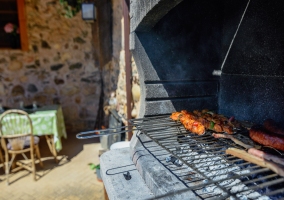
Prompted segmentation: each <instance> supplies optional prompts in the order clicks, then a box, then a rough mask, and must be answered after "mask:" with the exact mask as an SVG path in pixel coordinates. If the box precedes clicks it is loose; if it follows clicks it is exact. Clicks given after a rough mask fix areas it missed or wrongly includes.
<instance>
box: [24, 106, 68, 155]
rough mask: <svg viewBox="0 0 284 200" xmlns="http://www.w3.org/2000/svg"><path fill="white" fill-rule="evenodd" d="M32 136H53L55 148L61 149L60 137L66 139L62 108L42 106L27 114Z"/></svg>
mask: <svg viewBox="0 0 284 200" xmlns="http://www.w3.org/2000/svg"><path fill="white" fill-rule="evenodd" d="M29 116H30V118H31V120H32V123H33V134H34V135H39V136H41V135H53V137H54V138H53V139H54V143H55V148H56V150H57V151H60V150H61V149H62V143H61V137H64V138H67V134H66V129H65V124H64V118H63V113H62V108H61V106H60V105H50V106H44V107H41V108H39V109H37V110H36V112H34V113H32V114H29Z"/></svg>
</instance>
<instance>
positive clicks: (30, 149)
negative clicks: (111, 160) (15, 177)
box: [0, 110, 43, 185]
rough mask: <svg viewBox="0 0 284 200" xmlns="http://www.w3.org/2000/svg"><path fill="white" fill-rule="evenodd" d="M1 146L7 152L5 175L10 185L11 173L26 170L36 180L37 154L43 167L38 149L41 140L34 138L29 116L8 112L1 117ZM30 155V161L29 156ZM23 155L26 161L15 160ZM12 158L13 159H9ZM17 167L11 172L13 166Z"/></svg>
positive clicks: (24, 113) (23, 113)
mask: <svg viewBox="0 0 284 200" xmlns="http://www.w3.org/2000/svg"><path fill="white" fill-rule="evenodd" d="M0 137H1V145H2V148H3V149H4V152H5V173H6V177H7V178H6V179H7V184H8V185H9V175H10V172H16V171H19V170H20V169H26V170H28V171H30V172H32V173H33V177H34V180H36V168H35V154H36V156H37V158H38V159H39V163H40V165H41V167H43V164H42V162H41V157H40V152H39V148H38V143H39V138H38V137H36V136H33V127H32V121H31V119H30V117H29V115H28V114H27V113H26V112H24V111H22V110H8V111H6V112H4V113H3V114H2V115H1V116H0ZM28 153H30V159H28V157H27V155H26V154H28ZM18 154H21V155H22V156H23V158H24V159H22V160H20V159H17V161H16V160H15V158H16V156H17V155H18ZM10 156H11V159H9V158H10ZM12 165H13V166H15V168H13V169H12V170H11V166H12Z"/></svg>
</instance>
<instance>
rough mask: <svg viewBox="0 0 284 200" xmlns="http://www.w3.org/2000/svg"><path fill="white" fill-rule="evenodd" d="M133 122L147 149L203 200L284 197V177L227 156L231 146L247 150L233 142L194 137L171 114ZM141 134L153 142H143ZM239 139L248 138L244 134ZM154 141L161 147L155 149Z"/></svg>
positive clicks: (208, 135) (207, 136) (238, 135)
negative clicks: (172, 118) (173, 119)
mask: <svg viewBox="0 0 284 200" xmlns="http://www.w3.org/2000/svg"><path fill="white" fill-rule="evenodd" d="M130 122H131V123H132V124H133V125H134V126H135V127H136V128H137V130H138V133H137V137H138V139H139V140H140V142H141V143H142V145H143V146H144V148H145V149H147V150H148V152H149V153H150V154H152V155H153V156H154V157H155V158H156V159H157V160H158V161H159V162H160V163H162V164H163V165H164V166H165V167H166V168H167V169H168V170H169V171H170V172H171V173H172V174H174V175H175V176H176V177H177V178H178V179H179V180H180V181H181V182H182V183H183V184H184V185H185V186H186V187H188V188H190V190H192V191H193V192H194V193H195V195H196V196H198V197H200V198H201V199H227V198H232V199H281V198H283V197H284V178H283V177H281V176H279V175H277V174H275V173H274V172H272V171H271V170H269V169H268V168H263V167H260V166H257V165H255V164H251V163H249V162H246V161H244V160H242V159H239V158H237V157H234V156H231V155H227V154H225V150H226V149H227V148H229V147H237V148H239V149H243V148H242V147H241V146H238V145H236V144H234V143H233V142H231V141H230V140H227V139H215V138H214V137H212V136H211V134H212V133H210V132H206V133H205V134H204V135H202V136H198V135H195V134H192V133H190V132H188V131H187V130H185V129H184V127H183V125H181V124H180V123H177V122H174V121H172V120H171V119H170V118H169V116H168V115H167V116H155V117H148V118H141V119H133V120H130ZM141 134H145V135H146V136H148V137H149V138H150V139H151V140H149V141H146V142H145V141H144V142H143V141H142V140H141V138H140V136H141ZM236 137H241V139H242V140H243V139H246V137H245V135H243V134H242V133H239V134H237V135H236ZM239 139H240V138H239ZM152 141H154V142H156V143H157V144H158V145H154V146H153V145H152V143H151V142H152ZM247 142H249V140H247V141H246V143H247Z"/></svg>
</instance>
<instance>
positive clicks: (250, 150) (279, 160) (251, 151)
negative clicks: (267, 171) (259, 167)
mask: <svg viewBox="0 0 284 200" xmlns="http://www.w3.org/2000/svg"><path fill="white" fill-rule="evenodd" d="M212 136H213V137H214V138H227V139H231V140H232V141H233V142H235V143H236V144H238V145H240V146H242V147H244V148H245V149H247V150H248V153H249V154H250V155H253V156H256V157H258V158H261V159H265V160H269V161H273V162H275V163H278V164H281V165H283V166H284V159H283V158H279V157H278V156H275V155H272V154H269V153H265V152H263V151H260V150H258V149H256V148H254V147H253V146H251V145H247V144H245V143H243V142H242V141H240V140H238V139H237V138H235V137H234V136H232V135H224V134H217V133H213V135H212Z"/></svg>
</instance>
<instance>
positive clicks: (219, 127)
mask: <svg viewBox="0 0 284 200" xmlns="http://www.w3.org/2000/svg"><path fill="white" fill-rule="evenodd" d="M171 119H173V120H175V121H180V122H181V123H182V124H183V125H184V126H185V128H186V129H187V130H190V131H192V132H193V131H195V133H197V134H203V133H204V132H202V131H203V127H204V131H205V130H213V131H216V132H226V133H229V134H232V133H233V124H232V123H231V122H230V121H229V119H228V118H226V117H224V116H223V115H218V114H216V113H213V112H210V111H208V110H207V109H204V110H202V111H199V110H194V111H193V112H192V113H190V112H188V111H186V110H182V111H181V112H174V113H172V115H171ZM194 122H198V125H195V126H193V124H194ZM195 124H196V123H195ZM200 125H202V126H200Z"/></svg>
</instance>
